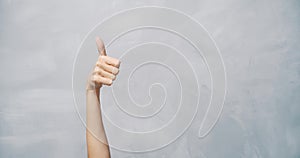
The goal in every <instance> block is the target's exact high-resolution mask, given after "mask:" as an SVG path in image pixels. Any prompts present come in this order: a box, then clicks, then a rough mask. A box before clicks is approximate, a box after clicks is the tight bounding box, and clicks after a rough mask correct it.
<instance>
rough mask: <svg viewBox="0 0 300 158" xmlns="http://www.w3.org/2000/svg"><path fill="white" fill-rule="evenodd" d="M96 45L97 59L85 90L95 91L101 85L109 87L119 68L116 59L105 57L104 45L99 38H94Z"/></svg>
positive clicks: (118, 62)
mask: <svg viewBox="0 0 300 158" xmlns="http://www.w3.org/2000/svg"><path fill="white" fill-rule="evenodd" d="M96 44H97V48H98V52H99V57H98V60H97V62H96V64H95V67H94V69H93V71H92V73H91V74H90V76H89V78H88V83H87V90H97V89H99V88H100V87H101V86H102V85H108V86H110V85H111V84H112V83H113V81H114V80H115V79H116V75H117V74H118V72H119V67H120V61H119V60H118V59H115V58H112V57H109V56H106V51H105V46H104V43H103V42H102V40H101V39H100V38H99V37H97V38H96Z"/></svg>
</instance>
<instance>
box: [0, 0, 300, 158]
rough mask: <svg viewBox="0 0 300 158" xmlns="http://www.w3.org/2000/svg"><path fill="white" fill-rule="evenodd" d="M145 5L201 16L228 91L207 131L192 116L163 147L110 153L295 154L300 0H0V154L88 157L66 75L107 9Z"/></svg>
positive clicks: (299, 138) (299, 144)
mask: <svg viewBox="0 0 300 158" xmlns="http://www.w3.org/2000/svg"><path fill="white" fill-rule="evenodd" d="M145 5H157V6H164V7H170V8H174V9H177V10H180V11H183V12H185V13H187V14H188V15H191V16H192V17H194V18H195V19H196V20H197V21H199V22H200V23H201V24H203V25H204V26H205V28H206V29H207V30H208V31H209V32H210V33H211V35H212V36H213V38H214V39H215V41H216V43H217V45H218V46H219V49H220V50H221V54H222V57H223V60H224V63H225V66H226V72H227V97H226V101H225V104H224V109H223V113H222V115H221V117H220V120H219V122H218V123H217V125H216V126H215V128H214V129H213V130H212V131H211V133H210V134H209V135H208V136H207V137H205V138H203V139H198V137H197V134H198V129H199V120H197V119H195V121H194V122H193V124H192V125H191V127H190V128H189V129H188V130H187V131H186V133H185V134H184V135H183V136H182V137H180V138H179V139H177V140H176V141H175V142H173V143H172V144H170V145H169V146H167V147H165V148H163V149H160V150H157V151H154V152H149V153H139V154H133V153H126V152H122V151H118V150H115V149H113V150H112V156H113V157H120V158H121V157H124V158H125V157H178V158H182V157H207V158H220V157H232V158H236V157H249V158H250V157H251V158H253V157H272V158H282V157H291V158H292V157H295V158H296V157H299V156H300V150H299V149H300V134H299V133H300V123H299V121H300V114H299V112H300V106H299V103H300V99H299V98H300V97H299V96H300V84H299V79H300V77H299V70H300V53H299V51H300V44H299V43H300V1H298V0H262V1H252V0H244V1H238V0H227V1H221V0H216V1H208V0H207V1H203V0H200V1H197V0H189V1H180V0H176V1H174V0H164V1H159V0H155V1H151V2H147V1H137V0H136V1H135V0H128V1H121V0H117V1H109V0H102V1H96V0H90V1H80V0H73V1H71V0H68V1H59V0H51V1H44V0H42V1H38V0H35V1H34V0H22V1H21V0H19V1H18V0H1V1H0V72H1V78H0V87H1V89H0V157H1V158H2V157H3V158H6V157H24V158H32V157H44V158H47V157H49V158H53V157H76V158H82V157H86V144H85V128H84V126H83V124H82V123H81V121H80V119H79V117H78V115H77V113H76V111H75V109H74V102H73V96H72V84H71V81H72V67H73V61H74V59H75V55H76V51H77V48H78V47H79V44H80V43H81V41H82V40H83V39H84V36H85V35H86V34H87V33H88V32H89V30H91V29H92V28H93V27H94V26H95V25H96V24H97V23H98V22H100V21H102V20H103V19H104V18H106V17H108V16H111V15H112V14H113V13H116V12H118V11H121V10H124V9H129V8H133V7H138V6H145ZM142 33H143V32H140V34H138V35H140V36H138V37H139V38H140V39H136V40H135V41H139V40H142V39H143V38H144V36H141V34H142ZM144 33H145V35H147V31H146V30H145V32H144ZM148 34H149V32H148ZM132 37H136V36H134V35H132ZM132 37H131V38H132ZM145 37H147V36H145ZM166 41H167V40H166ZM127 42H128V41H127ZM112 50H113V48H112ZM119 55H120V54H119ZM115 56H118V55H117V54H115ZM190 58H191V57H190ZM191 60H193V59H191ZM195 62H196V61H195V59H194V64H195V65H197V62H196V63H195ZM199 63H200V60H199ZM200 65H201V64H200ZM199 75H200V76H201V74H199ZM202 75H203V74H202ZM203 82H206V80H205V79H203ZM203 85H205V84H203ZM202 88H203V91H204V92H205V88H206V87H205V86H203V87H202ZM207 97H208V96H205V94H204V98H207ZM137 100H138V99H137ZM204 100H205V99H204ZM138 101H139V100H138ZM206 101H207V100H206ZM141 102H143V101H142V100H141ZM204 102H205V101H204ZM201 112H202V111H201V110H200V112H199V117H201V116H202V114H203V113H201ZM122 121H124V122H125V123H124V124H126V120H122ZM128 128H129V127H128ZM131 128H136V127H131ZM134 141H135V140H133V142H128V143H142V142H134Z"/></svg>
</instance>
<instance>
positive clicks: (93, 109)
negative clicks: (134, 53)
mask: <svg viewBox="0 0 300 158" xmlns="http://www.w3.org/2000/svg"><path fill="white" fill-rule="evenodd" d="M96 44H97V48H98V52H99V58H98V60H97V62H96V64H95V67H94V69H93V72H92V74H91V75H90V76H89V77H88V82H87V86H86V104H87V105H86V124H87V128H86V141H87V151H88V158H110V151H109V145H108V142H107V137H106V134H105V129H104V126H103V122H102V115H101V106H100V89H101V87H102V86H103V85H107V86H110V85H112V83H113V81H114V80H115V79H116V75H117V74H118V72H119V66H120V61H119V60H118V59H115V58H112V57H109V56H107V55H106V51H105V47H104V44H103V42H102V40H101V39H100V38H99V37H97V38H96Z"/></svg>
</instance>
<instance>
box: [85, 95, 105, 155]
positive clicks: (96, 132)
mask: <svg viewBox="0 0 300 158" xmlns="http://www.w3.org/2000/svg"><path fill="white" fill-rule="evenodd" d="M99 93H100V91H99V90H87V91H86V99H87V106H86V125H87V128H86V141H87V151H88V157H89V158H109V157H110V152H109V146H108V142H107V138H106V134H105V130H104V126H103V122H102V116H101V108H100V99H99V97H100V96H99Z"/></svg>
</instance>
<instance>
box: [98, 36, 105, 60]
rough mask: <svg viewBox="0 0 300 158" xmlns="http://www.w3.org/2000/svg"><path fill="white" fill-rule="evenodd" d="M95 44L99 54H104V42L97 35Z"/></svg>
mask: <svg viewBox="0 0 300 158" xmlns="http://www.w3.org/2000/svg"><path fill="white" fill-rule="evenodd" d="M96 44H97V48H98V52H99V53H100V55H104V56H106V51H105V46H104V43H103V41H102V40H101V38H100V37H98V36H97V37H96Z"/></svg>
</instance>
